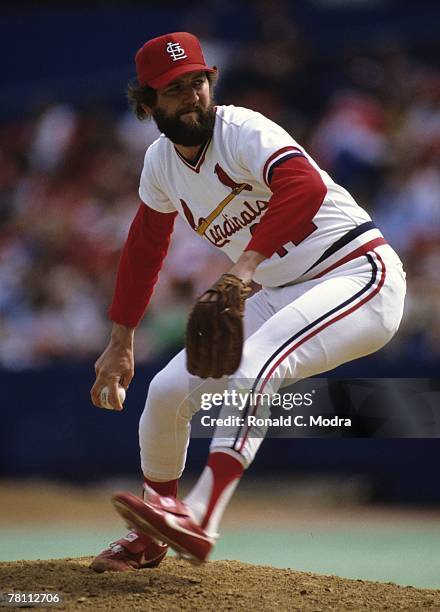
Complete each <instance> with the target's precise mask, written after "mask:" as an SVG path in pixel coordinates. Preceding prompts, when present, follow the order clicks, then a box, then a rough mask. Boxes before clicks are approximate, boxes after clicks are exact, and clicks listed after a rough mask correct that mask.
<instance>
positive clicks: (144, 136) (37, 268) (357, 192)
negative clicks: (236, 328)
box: [0, 3, 440, 369]
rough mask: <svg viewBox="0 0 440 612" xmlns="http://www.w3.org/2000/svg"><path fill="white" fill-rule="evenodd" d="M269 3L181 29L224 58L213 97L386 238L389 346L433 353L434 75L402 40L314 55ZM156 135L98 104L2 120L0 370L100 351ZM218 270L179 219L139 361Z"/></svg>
mask: <svg viewBox="0 0 440 612" xmlns="http://www.w3.org/2000/svg"><path fill="white" fill-rule="evenodd" d="M265 6H266V5H265V3H261V6H260V8H259V10H260V12H261V15H260V16H259V17H260V22H259V23H260V28H259V29H257V30H256V31H255V37H254V38H253V40H252V41H250V42H249V41H248V42H243V43H240V44H238V43H234V45H232V44H227V43H225V42H224V41H223V40H221V39H218V38H216V36H215V35H214V34H213V32H212V31H211V30H210V28H209V27H207V26H206V23H208V22H206V21H203V20H202V19H200V21H201V23H204V24H205V25H200V26H198V25H197V24H198V22H197V20H196V19H195V18H194V19H193V27H192V28H190V25H189V24H183V26H184V27H186V28H187V29H192V31H195V32H197V33H199V35H201V37H202V39H203V41H204V46H205V49H206V56H207V60H208V62H210V63H211V64H215V65H217V66H219V68H220V71H221V77H220V80H219V84H218V87H217V91H216V97H217V100H218V102H219V103H226V104H236V105H240V106H247V107H250V108H253V109H255V110H258V111H261V112H263V113H264V114H265V115H267V116H268V117H270V118H272V119H273V120H275V121H276V122H278V123H280V124H281V125H282V126H283V127H285V128H286V129H287V130H288V131H289V132H290V133H291V134H292V135H293V136H294V138H296V139H297V140H298V141H299V142H300V143H301V144H303V145H304V146H305V147H306V148H307V150H308V152H309V153H310V154H311V155H312V156H313V157H314V158H315V159H316V160H317V162H318V163H319V164H320V165H321V166H322V167H323V168H324V169H325V170H327V171H328V172H329V173H330V174H331V176H332V177H333V178H334V179H335V180H336V181H337V182H340V183H341V184H342V185H343V186H344V187H346V188H347V189H348V190H349V191H351V192H352V193H353V195H354V196H355V198H357V200H358V201H359V203H360V204H361V205H362V206H364V207H366V208H367V210H368V211H369V212H370V214H371V215H372V217H373V219H374V220H375V221H376V223H377V224H378V225H379V226H380V227H381V229H382V231H383V233H384V235H385V237H386V238H387V240H388V241H389V242H390V243H391V244H392V245H393V246H394V247H395V248H396V249H397V251H398V253H399V255H400V256H401V258H402V259H403V261H404V263H405V267H406V270H407V274H408V281H409V286H408V298H407V302H406V311H405V316H404V320H403V323H402V327H401V330H400V332H399V334H398V336H397V337H396V339H395V340H394V341H393V343H392V344H391V345H390V347H389V348H387V349H385V354H386V351H388V354H390V355H392V354H393V352H394V354H396V355H397V354H399V355H402V354H405V355H407V356H409V357H410V358H413V359H426V358H427V359H429V358H437V357H439V356H440V168H439V162H440V73H439V72H438V71H436V70H435V69H434V68H433V67H431V66H428V65H426V64H425V63H424V62H423V61H420V59H415V57H413V56H412V55H411V54H410V53H409V52H408V50H406V49H405V48H403V47H402V46H401V45H399V43H398V42H397V41H394V42H393V43H392V44H391V43H385V42H383V41H379V42H377V43H376V44H371V45H370V46H369V48H362V49H361V50H358V49H356V48H349V47H347V48H344V50H343V51H341V53H340V54H339V55H338V56H337V57H335V56H333V57H327V56H322V55H317V54H316V53H314V51H313V48H310V46H309V44H307V43H306V42H305V40H304V38H303V37H302V36H301V33H300V31H299V28H298V27H297V25H296V24H295V22H294V21H293V20H292V19H291V18H290V16H289V15H287V14H283V11H282V8H281V9H280V10H279V11H278V12H275V13H274V12H272V13H271V14H266V13H265V8H264V7H265ZM280 6H281V5H280ZM194 24H196V25H194ZM262 24H264V25H262ZM121 85H122V84H121ZM157 136H158V134H157V131H156V128H155V126H154V124H153V123H140V122H138V121H137V120H136V119H135V118H134V116H133V115H132V114H131V112H130V111H129V110H127V111H124V112H120V111H119V110H117V109H115V108H113V107H112V106H111V105H110V104H109V105H106V104H105V101H103V102H102V104H99V105H95V106H93V107H88V108H78V107H75V106H73V105H70V104H68V103H65V102H61V101H59V100H47V101H46V103H45V104H44V105H41V106H40V108H39V109H38V110H36V109H34V112H33V113H30V114H29V116H28V117H26V118H20V119H15V120H13V121H8V122H7V123H4V124H0V366H2V367H6V368H11V369H21V368H26V367H40V366H44V365H46V364H49V363H52V362H54V361H57V362H59V361H62V360H65V361H72V360H82V359H94V358H96V357H97V356H98V355H99V354H100V352H101V351H102V349H103V348H104V346H105V344H106V342H107V338H108V333H109V330H110V323H109V321H108V319H107V308H108V305H109V303H110V301H111V296H112V291H113V284H114V278H115V271H116V267H117V262H118V258H119V254H120V249H121V247H122V245H123V243H124V240H125V237H126V234H127V231H128V228H129V225H130V222H131V220H132V218H133V216H134V215H135V213H136V210H137V207H138V203H139V199H138V194H137V188H138V181H139V176H140V171H141V168H142V161H143V155H144V153H145V149H146V148H147V147H148V146H149V144H150V143H151V142H152V141H153V140H154V139H155V138H156V137H157ZM227 265H228V263H227V260H226V258H225V257H224V256H223V254H222V253H220V252H217V251H216V250H215V249H214V248H213V247H211V246H210V245H209V244H208V243H205V241H203V240H200V239H199V238H198V237H196V236H195V234H194V232H192V231H191V230H190V229H189V228H188V227H187V226H186V225H185V224H184V223H183V222H182V221H180V220H178V221H177V223H176V227H175V232H174V236H173V241H172V245H171V248H170V252H169V255H168V257H167V260H166V264H165V266H164V269H163V270H162V272H161V275H160V280H159V283H158V285H157V290H156V292H155V294H154V297H153V300H152V303H151V305H150V307H149V309H148V311H147V314H146V316H145V318H144V320H143V322H142V324H141V326H140V329H139V332H138V335H137V343H136V353H137V360H138V362H142V361H145V360H148V359H151V358H152V357H154V356H156V355H157V354H158V353H160V352H162V351H169V350H174V349H176V348H177V347H179V346H181V344H182V338H183V331H184V326H185V321H186V316H187V313H188V309H189V308H190V306H191V304H192V302H193V300H194V298H195V296H196V295H197V294H198V293H200V292H201V291H203V290H204V289H206V288H207V287H208V286H209V285H210V284H211V283H212V282H213V281H214V280H216V278H217V277H218V276H219V275H220V274H221V273H222V272H223V271H224V269H225V268H226V267H227Z"/></svg>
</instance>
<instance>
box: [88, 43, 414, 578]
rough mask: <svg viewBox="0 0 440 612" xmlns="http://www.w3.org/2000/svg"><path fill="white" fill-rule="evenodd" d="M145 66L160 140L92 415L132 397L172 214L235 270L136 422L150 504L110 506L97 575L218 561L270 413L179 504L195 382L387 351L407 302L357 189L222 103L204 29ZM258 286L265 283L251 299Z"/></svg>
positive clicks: (147, 104)
mask: <svg viewBox="0 0 440 612" xmlns="http://www.w3.org/2000/svg"><path fill="white" fill-rule="evenodd" d="M136 72H137V81H138V84H137V85H136V86H132V87H131V88H130V89H129V97H130V98H131V100H132V102H133V104H134V106H135V110H136V113H137V115H138V117H139V118H141V119H143V118H149V117H152V118H153V119H154V121H155V122H156V124H157V126H158V128H159V130H160V131H161V132H162V134H161V136H160V138H158V139H157V140H156V141H155V142H154V143H153V144H152V145H151V146H150V147H149V148H148V150H147V153H146V155H145V161H144V167H143V170H142V175H141V179H140V187H139V195H140V200H141V202H140V205H139V209H138V211H137V214H136V216H135V218H134V220H133V222H132V225H131V228H130V231H129V234H128V238H127V241H126V243H125V246H124V249H123V252H122V256H121V260H120V264H119V268H118V274H117V280H116V288H115V292H114V297H113V301H112V304H111V307H110V311H109V314H110V319H111V320H112V321H113V328H112V332H111V339H110V342H109V344H108V346H107V348H106V349H105V351H104V352H103V354H102V355H101V356H100V357H99V359H98V360H97V362H96V366H95V370H96V381H95V384H94V385H93V388H92V391H91V396H92V401H93V403H94V404H95V406H100V403H101V401H102V400H101V398H100V395H101V391H102V389H103V388H104V387H108V389H109V402H110V403H111V404H112V405H113V407H114V408H115V409H116V410H121V409H122V404H121V402H120V399H119V397H118V385H119V386H121V387H123V388H124V389H127V388H128V386H129V384H130V381H131V379H132V377H133V373H134V360H133V339H134V332H135V328H136V326H137V325H138V323H139V321H140V319H141V318H142V316H143V313H144V311H145V309H146V307H147V305H148V301H149V299H150V297H151V294H152V292H153V288H154V285H155V283H156V280H157V277H158V273H159V270H160V268H161V266H162V262H163V260H164V257H165V255H166V252H167V248H168V244H169V241H170V236H171V233H172V229H173V223H174V219H175V217H176V215H177V214H180V215H181V216H182V217H183V218H184V219H185V220H186V222H187V223H188V224H189V225H190V227H191V228H192V229H193V230H194V232H196V233H197V234H199V235H200V238H201V239H204V240H208V241H209V242H210V243H211V244H213V245H215V246H216V247H217V248H219V249H222V250H223V251H224V252H225V253H226V254H227V255H228V256H229V258H230V259H231V260H232V262H233V265H232V266H231V268H230V269H229V270H228V273H227V274H225V275H223V276H222V277H221V278H220V279H219V281H218V282H216V283H215V284H214V286H213V287H211V288H210V289H208V291H207V292H206V293H205V294H204V295H202V296H201V297H200V298H199V299H198V300H197V302H196V304H195V306H194V309H193V311H192V313H191V315H190V318H189V322H188V328H187V334H186V349H185V350H183V351H181V352H180V353H179V354H178V355H176V356H175V357H174V358H173V359H172V360H171V361H170V363H169V364H168V365H167V366H166V367H165V368H164V369H163V370H162V371H161V372H159V373H158V374H157V375H156V376H155V377H154V379H153V380H152V381H151V383H150V387H149V391H148V396H147V399H146V404H145V409H144V412H143V414H142V417H141V420H140V426H139V438H140V454H141V466H142V472H143V475H144V489H143V497H142V498H141V497H137V496H135V495H131V494H130V493H118V494H116V495H115V496H114V497H113V503H114V505H115V508H116V510H117V511H118V512H119V513H120V514H121V515H122V517H123V518H124V519H125V521H126V523H127V524H128V526H129V528H130V529H131V531H130V533H129V534H128V535H127V536H126V537H125V538H122V539H121V540H118V541H117V542H114V543H113V544H111V545H110V547H109V548H107V549H106V550H104V551H103V552H102V553H101V554H100V555H98V556H97V557H96V558H95V559H94V561H93V562H92V568H93V569H95V570H96V571H105V570H127V569H132V568H136V569H138V568H143V567H154V566H157V565H158V564H159V563H160V562H161V560H162V559H163V558H164V556H165V555H166V551H167V547H168V546H171V547H172V548H174V549H175V550H176V551H177V552H178V553H179V554H181V555H182V556H184V557H186V558H188V559H190V560H191V561H194V562H202V561H204V560H206V559H207V557H208V556H209V554H210V552H211V550H212V548H213V546H214V543H215V540H216V537H217V534H218V526H219V523H220V520H221V517H222V514H223V512H224V510H225V508H226V505H227V503H228V501H229V500H230V498H231V496H232V494H233V492H234V490H235V488H236V486H237V484H238V482H239V480H240V478H241V476H242V474H243V472H244V470H245V469H246V468H247V467H248V466H249V465H250V464H251V463H252V461H253V459H254V457H255V454H256V452H257V450H258V448H259V446H260V444H261V442H262V436H261V435H256V434H255V431H252V426H251V425H250V424H249V423H250V420H249V418H248V417H249V416H252V415H254V416H255V415H258V414H259V410H263V409H264V408H263V407H262V406H259V405H258V402H257V403H255V404H254V403H252V402H250V401H249V402H248V403H247V404H246V405H245V407H244V410H243V411H242V414H241V416H242V417H243V419H242V421H240V423H237V425H236V426H232V427H231V428H229V429H228V428H227V429H226V430H222V431H221V432H220V433H219V434H216V435H214V437H213V439H212V442H211V447H210V452H209V457H208V459H207V463H206V467H205V468H204V470H203V472H202V474H201V476H200V478H199V480H198V481H197V483H196V485H195V486H194V488H193V489H192V490H191V491H190V493H189V495H188V496H187V497H186V498H185V499H183V500H177V499H176V491H177V483H178V480H179V478H180V476H181V474H182V472H183V469H184V466H185V459H186V452H187V446H188V441H189V435H190V422H191V417H192V416H193V414H194V413H195V412H196V411H197V410H198V409H200V403H198V402H197V401H195V400H194V394H192V393H191V388H196V387H198V386H199V385H205V384H208V383H209V381H212V380H213V379H219V378H220V377H223V378H220V380H221V381H225V384H226V386H227V388H229V389H239V390H240V392H243V389H244V388H246V389H247V390H248V391H252V392H255V393H270V394H273V393H275V392H277V391H278V389H280V387H281V386H282V385H283V382H285V381H287V380H291V379H295V380H299V379H303V378H306V377H309V376H313V375H316V374H320V373H323V372H326V371H328V370H331V369H333V368H335V367H336V366H338V365H340V364H342V363H344V362H347V361H350V360H352V359H356V358H358V357H362V356H364V355H367V354H369V353H372V352H374V351H377V350H378V349H380V348H381V347H382V346H384V345H385V344H386V343H387V342H388V341H389V340H390V339H391V338H392V336H393V335H394V334H395V332H396V330H397V328H398V326H399V323H400V320H401V317H402V310H403V302H404V295H405V275H404V272H403V270H402V264H401V262H400V260H399V258H398V256H397V255H396V254H395V252H394V251H393V249H392V248H391V247H390V246H389V245H388V244H387V243H386V241H385V239H384V237H383V236H382V234H381V232H380V230H379V229H378V228H377V227H376V226H375V224H374V223H373V222H372V220H371V218H370V217H369V215H368V214H367V213H366V212H365V211H364V210H363V209H362V208H361V207H360V206H359V205H358V204H357V203H356V202H355V200H354V199H353V198H352V196H351V195H350V194H349V193H348V192H347V191H346V190H345V189H343V188H342V187H341V186H339V185H337V184H335V183H334V182H333V180H332V179H331V177H330V176H329V175H328V174H327V173H326V172H325V171H323V170H321V169H320V168H319V167H318V165H317V164H316V162H315V161H314V160H313V159H312V158H311V157H310V156H309V155H308V154H307V152H306V151H305V150H304V148H303V147H302V146H301V145H300V144H299V143H297V142H296V141H295V140H294V139H293V138H292V136H290V135H289V134H288V133H286V132H285V131H284V130H283V129H282V128H281V127H279V126H278V125H276V124H275V123H273V122H272V121H270V120H268V119H267V118H266V117H264V116H262V115H261V114H259V113H256V112H253V111H252V110H248V109H245V108H238V107H234V106H219V105H217V106H216V105H215V103H214V100H213V93H212V90H213V84H214V81H215V78H216V72H217V69H216V68H214V67H210V66H207V65H206V63H205V60H204V57H203V53H202V50H201V47H200V43H199V41H198V40H197V38H196V37H195V36H193V35H192V34H189V33H186V32H177V33H172V34H166V35H164V36H159V37H158V38H155V39H153V40H149V41H148V42H146V43H145V44H144V45H143V47H142V48H141V49H140V50H139V51H138V53H137V54H136ZM188 266H191V261H188ZM251 281H255V282H256V283H258V284H260V285H261V290H260V291H259V292H258V293H255V294H254V295H253V296H252V297H249V285H250V283H251ZM245 300H246V301H245ZM244 381H246V382H244ZM224 409H225V408H223V409H222V410H224ZM220 416H221V414H220ZM260 433H261V432H260Z"/></svg>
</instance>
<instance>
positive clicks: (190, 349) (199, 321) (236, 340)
mask: <svg viewBox="0 0 440 612" xmlns="http://www.w3.org/2000/svg"><path fill="white" fill-rule="evenodd" d="M250 292H251V289H250V287H248V286H247V285H246V284H245V283H244V282H243V281H242V280H241V279H240V278H237V277H236V276H234V275H233V274H223V275H222V276H221V277H220V278H219V280H218V281H217V282H216V283H214V285H213V286H212V287H211V288H210V289H208V291H206V293H204V294H203V295H202V296H201V297H199V298H198V300H197V302H196V304H195V306H194V308H193V309H192V311H191V313H190V315H189V320H188V325H187V328H186V359H187V368H188V372H189V373H190V374H194V375H195V376H200V378H221V377H222V376H230V375H231V374H233V373H234V372H235V371H236V370H237V368H238V366H239V365H240V360H241V353H242V349H243V313H244V302H245V299H246V298H247V296H248V295H249V293H250Z"/></svg>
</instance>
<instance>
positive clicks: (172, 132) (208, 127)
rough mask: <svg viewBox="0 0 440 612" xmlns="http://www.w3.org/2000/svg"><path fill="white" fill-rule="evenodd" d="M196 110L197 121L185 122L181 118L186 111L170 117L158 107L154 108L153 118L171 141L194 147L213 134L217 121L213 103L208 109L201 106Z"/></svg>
mask: <svg viewBox="0 0 440 612" xmlns="http://www.w3.org/2000/svg"><path fill="white" fill-rule="evenodd" d="M194 110H195V112H196V113H197V119H198V121H197V123H192V124H188V123H184V122H183V121H182V120H181V118H180V117H181V115H183V114H184V111H183V112H180V113H179V114H178V115H174V116H173V117H170V116H169V115H166V114H165V113H164V112H163V111H162V110H161V109H160V108H158V107H156V108H154V109H153V119H154V120H155V122H156V125H157V127H158V129H159V131H160V132H162V134H164V135H165V136H166V137H167V138H169V139H170V140H171V142H174V144H178V145H183V146H184V147H194V146H197V145H201V144H203V143H204V142H206V141H207V140H208V138H210V137H211V136H212V132H213V130H214V123H215V108H214V105H213V104H212V103H211V105H210V106H209V107H208V108H207V109H206V110H203V109H201V108H196V109H194ZM188 111H191V109H188Z"/></svg>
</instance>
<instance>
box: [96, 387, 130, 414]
mask: <svg viewBox="0 0 440 612" xmlns="http://www.w3.org/2000/svg"><path fill="white" fill-rule="evenodd" d="M118 394H119V401H120V402H121V404H123V403H124V402H125V389H124V387H118ZM99 403H100V404H101V407H102V408H107V410H115V408H114V407H113V406H112V405H111V404H110V389H109V388H108V387H107V385H106V386H105V387H103V388H102V389H101V393H100V394H99Z"/></svg>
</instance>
